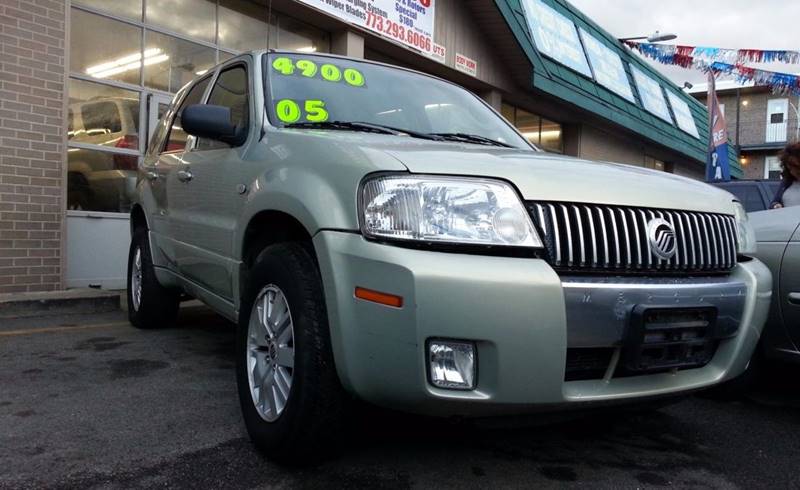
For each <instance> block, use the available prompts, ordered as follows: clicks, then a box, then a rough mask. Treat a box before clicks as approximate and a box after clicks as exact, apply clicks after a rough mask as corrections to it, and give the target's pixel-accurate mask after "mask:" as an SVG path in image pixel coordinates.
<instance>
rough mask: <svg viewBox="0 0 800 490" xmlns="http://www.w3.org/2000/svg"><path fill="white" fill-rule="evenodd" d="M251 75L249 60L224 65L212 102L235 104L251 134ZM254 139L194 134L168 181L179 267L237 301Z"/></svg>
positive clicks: (235, 114)
mask: <svg viewBox="0 0 800 490" xmlns="http://www.w3.org/2000/svg"><path fill="white" fill-rule="evenodd" d="M248 75H249V66H248V64H247V63H246V62H245V61H244V60H236V61H234V62H232V63H231V64H228V65H226V66H223V67H222V68H220V71H219V75H218V76H217V77H216V79H215V80H214V83H213V85H212V87H211V89H210V92H209V95H208V101H207V103H208V104H212V105H219V106H225V107H228V108H230V110H231V119H232V122H234V123H235V124H236V125H237V127H242V128H246V129H245V131H248V133H251V131H250V127H251V124H250V121H252V120H253V119H254V110H253V108H252V107H251V105H252V104H251V103H252V99H253V98H252V97H251V96H250V94H251V93H252V92H251V90H252V89H251V87H250V79H249V76H248ZM251 139H253V136H252V135H251V136H250V138H248V141H247V142H245V143H244V144H243V145H241V146H239V147H231V146H230V145H228V144H226V143H222V142H219V141H213V140H207V139H196V140H195V138H194V137H191V138H190V142H189V145H188V146H187V150H186V151H185V152H184V153H183V155H182V157H181V160H180V162H179V163H176V166H177V167H176V170H177V171H176V172H175V173H174V175H175V177H176V178H170V179H169V181H168V189H167V193H168V196H169V199H170V221H171V228H172V229H173V230H174V232H175V234H176V236H175V240H174V244H175V260H176V264H177V267H178V271H179V273H180V275H181V276H183V277H184V278H185V279H188V280H189V281H191V282H192V283H194V284H195V285H197V286H200V287H201V288H203V289H204V290H206V291H208V292H211V293H213V294H214V295H215V296H217V297H219V298H221V299H223V300H225V301H228V302H233V277H234V275H233V274H234V271H235V270H236V268H237V267H238V263H237V261H235V260H234V259H233V257H234V253H233V252H234V250H233V242H234V236H235V231H236V225H237V220H238V217H239V215H240V214H241V212H242V208H243V206H244V203H245V199H246V191H247V186H248V185H249V184H250V182H251V181H252V180H253V178H254V175H253V172H254V169H255V168H256V167H255V165H254V163H253V162H248V161H247V158H246V155H247V149H248V146H249V143H250V140H251Z"/></svg>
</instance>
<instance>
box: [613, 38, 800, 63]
mask: <svg viewBox="0 0 800 490" xmlns="http://www.w3.org/2000/svg"><path fill="white" fill-rule="evenodd" d="M625 44H627V45H628V46H630V47H632V48H634V49H643V50H658V49H663V48H667V49H668V50H670V51H672V52H673V53H675V54H680V55H682V56H691V57H692V58H695V59H699V60H705V61H708V62H712V61H721V62H723V63H730V64H732V65H743V64H745V63H785V64H787V65H797V64H800V51H790V50H780V49H728V48H713V47H708V46H681V45H674V44H653V43H640V42H637V41H625Z"/></svg>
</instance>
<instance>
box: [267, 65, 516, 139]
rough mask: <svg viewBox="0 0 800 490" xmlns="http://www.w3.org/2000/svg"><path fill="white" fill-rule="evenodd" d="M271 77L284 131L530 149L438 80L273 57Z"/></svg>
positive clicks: (480, 106) (274, 115)
mask: <svg viewBox="0 0 800 490" xmlns="http://www.w3.org/2000/svg"><path fill="white" fill-rule="evenodd" d="M266 69H267V70H268V77H269V91H270V94H269V96H268V97H267V99H268V104H269V106H270V107H269V112H270V120H271V121H272V122H273V124H275V125H277V126H293V125H294V127H297V128H306V129H308V128H314V127H317V126H318V127H320V128H324V129H334V130H350V131H371V132H376V131H375V128H372V130H370V129H369V128H368V127H367V125H372V126H374V127H377V126H382V127H385V128H389V131H386V133H387V134H392V133H394V134H396V132H397V131H401V132H402V131H408V133H407V134H408V135H410V136H415V137H422V136H428V137H430V139H437V140H449V141H460V142H467V143H475V144H496V145H497V146H512V147H516V148H526V149H530V148H531V145H530V144H529V143H528V141H527V140H525V139H524V138H522V137H521V136H519V134H517V132H516V131H514V129H513V128H512V127H511V126H509V125H508V123H506V122H505V121H504V120H503V119H502V118H500V117H498V116H497V114H495V113H494V112H493V111H492V110H491V109H489V108H488V107H487V106H486V105H485V104H484V103H483V102H482V101H480V100H479V99H478V98H477V97H476V96H474V95H473V94H471V93H469V92H468V91H466V90H464V89H462V88H459V87H457V86H456V85H453V84H450V83H447V82H444V81H441V80H438V79H435V78H432V77H427V76H424V75H420V74H417V73H413V72H410V71H406V70H402V69H397V68H391V67H387V66H381V65H375V64H372V63H364V62H360V61H354V60H349V59H341V58H330V57H324V56H314V55H306V54H302V53H299V54H277V53H273V54H270V55H268V58H267V64H266ZM352 123H364V124H362V125H359V124H352Z"/></svg>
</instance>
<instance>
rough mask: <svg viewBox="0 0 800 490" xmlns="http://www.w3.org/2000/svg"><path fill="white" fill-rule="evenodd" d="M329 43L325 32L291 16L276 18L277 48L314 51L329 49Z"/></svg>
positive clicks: (306, 51) (326, 50)
mask: <svg viewBox="0 0 800 490" xmlns="http://www.w3.org/2000/svg"><path fill="white" fill-rule="evenodd" d="M330 45H331V43H330V37H329V36H328V34H327V33H326V32H324V31H321V30H319V29H317V28H315V27H312V26H310V25H308V24H304V23H302V22H300V21H298V20H295V19H292V18H291V17H280V18H279V19H278V39H277V48H278V49H287V50H291V51H301V52H304V53H316V52H328V51H330V50H331V47H330Z"/></svg>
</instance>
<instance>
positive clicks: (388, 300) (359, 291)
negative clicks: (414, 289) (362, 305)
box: [355, 287, 403, 308]
mask: <svg viewBox="0 0 800 490" xmlns="http://www.w3.org/2000/svg"><path fill="white" fill-rule="evenodd" d="M355 296H356V298H358V299H363V300H364V301H370V302H372V303H378V304H379V305H385V306H392V307H394V308H402V307H403V297H402V296H395V295H394V294H387V293H381V292H379V291H373V290H371V289H364V288H359V287H357V288H356V292H355Z"/></svg>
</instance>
